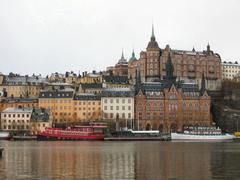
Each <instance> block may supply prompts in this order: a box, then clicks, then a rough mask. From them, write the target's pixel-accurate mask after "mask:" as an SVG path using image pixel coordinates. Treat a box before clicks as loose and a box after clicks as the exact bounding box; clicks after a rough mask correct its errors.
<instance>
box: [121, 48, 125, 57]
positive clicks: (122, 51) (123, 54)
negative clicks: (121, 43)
mask: <svg viewBox="0 0 240 180" xmlns="http://www.w3.org/2000/svg"><path fill="white" fill-rule="evenodd" d="M121 59H124V54H123V49H122V57H121Z"/></svg>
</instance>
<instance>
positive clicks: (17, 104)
mask: <svg viewBox="0 0 240 180" xmlns="http://www.w3.org/2000/svg"><path fill="white" fill-rule="evenodd" d="M9 107H11V108H37V107H38V98H2V99H1V101H0V111H2V110H3V109H6V108H9Z"/></svg>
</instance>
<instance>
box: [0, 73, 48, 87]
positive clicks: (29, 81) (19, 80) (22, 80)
mask: <svg viewBox="0 0 240 180" xmlns="http://www.w3.org/2000/svg"><path fill="white" fill-rule="evenodd" d="M46 82H47V81H46V78H42V77H41V76H30V77H29V76H9V75H7V76H5V79H4V84H7V85H39V84H42V83H46Z"/></svg>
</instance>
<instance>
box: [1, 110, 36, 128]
mask: <svg viewBox="0 0 240 180" xmlns="http://www.w3.org/2000/svg"><path fill="white" fill-rule="evenodd" d="M31 114H32V109H31V108H6V109H5V110H3V111H2V112H1V129H2V130H4V131H29V129H30V119H31Z"/></svg>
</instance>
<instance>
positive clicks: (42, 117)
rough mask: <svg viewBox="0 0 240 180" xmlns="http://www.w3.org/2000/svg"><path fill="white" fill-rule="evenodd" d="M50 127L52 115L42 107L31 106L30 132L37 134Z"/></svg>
mask: <svg viewBox="0 0 240 180" xmlns="http://www.w3.org/2000/svg"><path fill="white" fill-rule="evenodd" d="M49 127H52V115H51V113H50V111H49V110H46V109H44V108H40V109H37V108H33V111H32V115H31V120H30V134H31V135H37V134H39V133H41V132H43V131H44V130H45V129H46V128H49Z"/></svg>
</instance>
